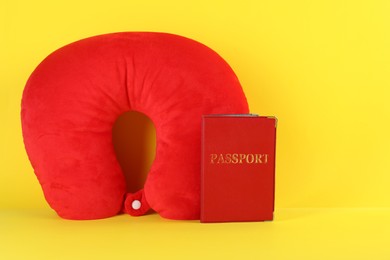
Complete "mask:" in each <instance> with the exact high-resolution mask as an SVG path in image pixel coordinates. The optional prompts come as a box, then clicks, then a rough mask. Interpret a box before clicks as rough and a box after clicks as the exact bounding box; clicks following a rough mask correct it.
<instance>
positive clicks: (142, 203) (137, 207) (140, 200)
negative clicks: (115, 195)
mask: <svg viewBox="0 0 390 260" xmlns="http://www.w3.org/2000/svg"><path fill="white" fill-rule="evenodd" d="M149 209H150V206H149V204H148V202H147V201H146V198H145V194H144V189H141V190H139V191H137V192H136V193H127V194H126V196H125V201H124V205H123V212H124V213H127V214H129V215H131V216H134V217H135V216H142V215H145V214H146V213H147V212H148V211H149Z"/></svg>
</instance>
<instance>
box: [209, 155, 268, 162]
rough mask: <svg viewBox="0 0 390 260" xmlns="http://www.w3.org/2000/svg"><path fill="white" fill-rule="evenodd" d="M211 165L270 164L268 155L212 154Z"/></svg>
mask: <svg viewBox="0 0 390 260" xmlns="http://www.w3.org/2000/svg"><path fill="white" fill-rule="evenodd" d="M210 163H211V164H231V163H232V164H243V163H246V164H253V163H254V164H257V163H264V164H266V163H268V154H253V153H247V154H245V153H225V154H223V153H220V154H216V153H212V154H210Z"/></svg>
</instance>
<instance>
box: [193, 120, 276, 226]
mask: <svg viewBox="0 0 390 260" xmlns="http://www.w3.org/2000/svg"><path fill="white" fill-rule="evenodd" d="M276 123H277V119H276V118H275V117H263V116H257V115H251V114H249V115H206V116H203V118H202V173H201V217H200V221H201V222H234V221H264V220H272V219H273V212H274V196H275V195H274V194H275V193H274V190H275V144H276V143H275V141H276Z"/></svg>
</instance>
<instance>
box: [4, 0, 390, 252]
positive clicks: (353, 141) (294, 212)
mask: <svg viewBox="0 0 390 260" xmlns="http://www.w3.org/2000/svg"><path fill="white" fill-rule="evenodd" d="M0 26H1V27H0V119H1V121H0V122H1V128H0V141H1V144H0V145H1V146H0V165H1V168H0V212H1V214H0V217H1V222H0V223H1V224H0V225H1V226H0V228H1V230H0V256H1V255H6V256H7V258H4V259H13V258H15V259H17V257H18V256H22V255H24V254H26V255H31V256H37V257H38V256H39V257H41V258H42V259H44V258H45V257H53V256H54V255H55V252H56V251H61V252H63V254H64V255H65V256H68V257H65V258H68V259H69V258H70V257H71V256H76V255H77V256H79V257H81V256H83V255H86V254H92V255H95V256H96V257H99V256H100V257H102V258H103V259H107V258H108V256H110V255H111V256H112V255H114V256H115V255H121V256H128V257H129V258H130V257H132V256H142V255H143V254H145V255H148V254H151V255H156V256H160V257H169V256H170V257H172V258H175V256H176V257H178V256H180V255H181V254H184V253H186V252H187V251H188V254H190V255H191V253H190V252H193V253H192V255H193V256H194V257H195V256H196V257H200V256H206V255H208V256H214V258H219V257H218V256H221V257H223V256H225V257H227V258H229V257H230V258H234V257H235V256H237V257H238V256H242V255H245V254H247V255H248V256H252V257H255V256H263V257H266V256H268V257H271V258H272V257H275V258H294V257H298V256H301V257H305V256H307V257H314V256H317V257H316V258H317V259H318V257H320V256H324V257H326V256H331V255H333V256H338V257H339V258H342V256H344V257H348V256H349V257H351V258H352V256H353V258H354V259H359V258H361V259H365V258H366V257H368V256H375V257H373V258H374V259H389V258H390V252H389V250H388V249H386V245H387V244H386V243H385V241H389V240H390V223H389V217H390V211H389V210H388V208H389V207H390V191H389V184H390V174H389V173H390V164H389V158H390V148H389V147H390V138H389V132H390V105H389V99H390V1H387V0H382V1H381V0H371V1H368V0H367V1H363V0H327V1H325V0H323V1H322V0H319V1H309V0H294V1H288V0H275V1H271V0H269V1H261V0H259V1H255V0H253V1H245V0H242V1H219V0H218V1H217V0H198V1H179V0H175V1H169V0H166V1H157V0H153V1H146V0H145V1H132V0H111V1H96V0H95V1H76V0H67V1H44V0H34V1H27V0H26V1H18V0H0ZM117 31H161V32H170V33H175V34H180V35H183V36H187V37H189V38H192V39H195V40H198V41H200V42H202V43H204V44H206V45H208V46H209V47H211V48H212V49H214V50H215V51H217V52H218V53H219V54H220V55H221V56H222V57H224V58H225V59H226V60H227V62H228V63H229V64H230V65H231V66H232V68H233V69H234V71H235V72H236V74H237V76H238V78H239V79H240V81H241V83H242V85H243V88H244V91H245V93H246V96H247V99H248V102H249V105H250V109H251V111H252V112H254V113H259V114H261V115H275V116H277V117H278V119H279V125H278V140H277V169H276V212H275V221H274V222H267V223H241V224H234V223H230V224H220V225H201V224H198V223H197V222H191V221H189V222H177V221H176V222H175V221H167V220H164V219H161V218H160V217H159V216H156V215H149V216H145V217H142V218H137V219H135V218H131V217H129V216H119V217H116V218H113V219H108V220H100V221H92V222H72V221H64V220H61V219H59V218H58V217H56V216H55V214H54V213H53V212H52V211H51V210H50V209H49V208H48V206H47V204H46V202H45V201H44V199H43V195H42V192H41V189H40V186H39V184H38V182H37V180H36V178H35V176H34V174H33V170H32V168H31V166H30V164H29V161H28V159H27V156H26V153H25V151H24V146H23V142H22V134H21V127H20V116H19V113H20V100H21V95H22V91H23V87H24V84H25V82H26V80H27V78H28V76H29V75H30V73H31V72H32V71H33V69H34V68H35V67H36V66H37V65H38V63H39V62H40V61H41V60H42V59H43V58H45V57H46V56H47V55H48V54H49V53H50V52H52V51H54V50H55V49H57V48H59V47H61V46H63V45H65V44H68V43H70V42H73V41H75V40H78V39H80V38H85V37H89V36H93V35H97V34H103V33H109V32H117ZM146 124H147V123H146ZM150 147H151V148H150ZM150 147H149V150H147V151H146V154H147V160H149V161H150V160H151V157H152V155H151V153H152V152H151V151H152V150H153V149H152V148H153V144H150ZM319 208H322V209H319ZM362 208H365V209H364V210H363V209H362ZM372 222H375V224H373V223H372ZM51 232H53V234H52V233H51ZM74 235H75V236H76V235H77V236H78V238H77V239H76V241H75V240H73V236H74ZM137 237H138V238H137ZM181 237H182V238H183V239H180V238H181ZM137 239H138V240H137ZM30 240H31V241H30ZM126 240H128V241H127V242H126ZM18 241H19V242H18ZM109 241H110V242H109ZM76 242H77V243H76ZM27 243H32V244H29V245H28V246H27V245H26V244H27ZM39 243H42V244H45V246H43V245H40V246H39V245H38V244H39ZM83 243H84V244H83ZM305 243H306V244H308V246H310V248H309V247H306V246H305ZM105 245H106V246H107V250H106V251H105V250H104V246H105ZM119 245H120V247H119ZM153 248H154V249H153ZM45 250H47V252H45ZM83 250H86V251H83ZM153 250H155V251H153ZM153 252H154V253H153ZM72 254H74V255H72ZM344 259H345V258H344Z"/></svg>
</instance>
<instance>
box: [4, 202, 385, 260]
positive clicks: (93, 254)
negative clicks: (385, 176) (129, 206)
mask: <svg viewBox="0 0 390 260" xmlns="http://www.w3.org/2000/svg"><path fill="white" fill-rule="evenodd" d="M389 219H390V210H389V209H314V208H312V209H279V210H278V213H277V214H276V219H275V221H274V222H264V223H262V222H257V223H225V224H199V222H197V221H170V220H165V219H162V218H160V217H159V216H158V215H148V216H143V217H139V218H132V217H130V216H126V215H121V216H117V217H115V218H110V219H104V220H95V221H66V220H62V219H59V218H58V217H57V216H55V215H54V213H52V212H50V211H49V210H23V211H22V210H19V211H16V210H13V211H10V210H9V211H1V212H0V228H1V235H0V257H1V259H117V258H118V257H120V259H180V260H181V259H342V260H345V259H375V260H381V259H390V247H389V241H390V236H389V234H390V222H389Z"/></svg>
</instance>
